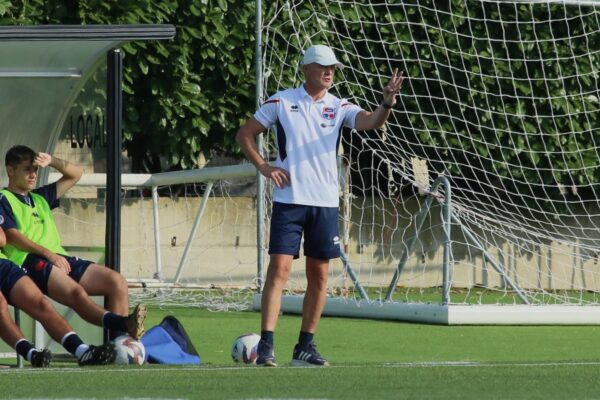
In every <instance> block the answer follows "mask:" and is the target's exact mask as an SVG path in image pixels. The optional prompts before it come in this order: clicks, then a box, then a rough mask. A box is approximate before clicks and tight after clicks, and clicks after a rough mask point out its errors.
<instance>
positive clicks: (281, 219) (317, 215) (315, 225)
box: [269, 202, 340, 260]
mask: <svg viewBox="0 0 600 400" xmlns="http://www.w3.org/2000/svg"><path fill="white" fill-rule="evenodd" d="M302 233H304V255H305V256H308V257H312V258H316V259H319V260H330V259H332V258H338V257H339V256H340V230H339V226H338V208H337V207H315V206H303V205H298V204H286V203H277V202H275V203H273V212H272V214H271V234H270V236H271V237H270V239H269V254H289V255H292V256H294V258H298V257H299V255H300V242H301V241H302Z"/></svg>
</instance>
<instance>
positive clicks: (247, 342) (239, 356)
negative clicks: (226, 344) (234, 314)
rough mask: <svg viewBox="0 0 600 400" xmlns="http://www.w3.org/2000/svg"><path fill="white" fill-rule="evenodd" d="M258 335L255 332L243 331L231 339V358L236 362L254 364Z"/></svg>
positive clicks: (256, 355)
mask: <svg viewBox="0 0 600 400" xmlns="http://www.w3.org/2000/svg"><path fill="white" fill-rule="evenodd" d="M259 340H260V336H258V335H257V334H256V333H244V334H243V335H240V336H238V337H237V338H235V340H234V341H233V346H231V358H232V359H233V361H235V362H236V363H238V364H254V363H255V362H256V358H257V357H258V354H257V352H256V351H257V347H258V342H259Z"/></svg>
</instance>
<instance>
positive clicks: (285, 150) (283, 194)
mask: <svg viewBox="0 0 600 400" xmlns="http://www.w3.org/2000/svg"><path fill="white" fill-rule="evenodd" d="M360 111H362V108H360V107H358V106H356V105H354V104H352V103H350V102H348V101H347V100H345V99H338V98H337V97H335V96H334V95H332V94H330V93H326V94H325V96H323V98H322V99H320V100H318V101H314V100H313V99H312V97H310V95H309V94H308V93H307V92H306V90H305V89H304V86H303V85H302V86H300V87H298V88H294V89H288V90H284V91H281V92H277V93H276V94H275V95H273V96H272V97H270V98H269V99H268V100H267V101H265V102H264V103H263V105H262V106H261V107H260V108H259V109H258V110H257V111H256V113H255V114H254V118H255V119H256V120H257V121H258V122H259V123H260V124H261V125H262V126H264V127H265V128H268V127H271V126H274V128H275V132H276V138H277V139H276V140H277V142H276V144H277V150H278V154H277V160H276V165H277V166H278V167H280V168H282V169H285V170H286V171H288V172H289V174H290V185H289V186H286V187H284V188H283V189H279V188H277V187H275V191H274V193H273V201H277V202H280V203H288V204H302V205H308V206H319V207H337V206H338V205H339V198H338V171H337V160H336V159H337V149H338V147H339V144H340V136H341V131H342V127H344V126H347V127H349V128H354V124H355V120H356V115H357V114H358V113H359V112H360Z"/></svg>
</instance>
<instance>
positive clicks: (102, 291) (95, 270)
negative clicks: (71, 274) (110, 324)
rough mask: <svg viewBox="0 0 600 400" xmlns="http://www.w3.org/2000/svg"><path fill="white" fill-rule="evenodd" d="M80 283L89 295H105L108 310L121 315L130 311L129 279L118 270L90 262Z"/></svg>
mask: <svg viewBox="0 0 600 400" xmlns="http://www.w3.org/2000/svg"><path fill="white" fill-rule="evenodd" d="M79 284H80V285H81V286H83V288H84V289H85V291H86V292H87V293H88V294H89V295H92V296H104V297H105V298H106V309H107V310H109V311H112V312H114V313H115V314H119V315H127V313H129V295H128V287H127V280H126V279H125V278H124V277H123V275H121V274H119V273H118V272H116V271H113V270H112V269H110V268H108V267H106V266H104V265H99V264H90V266H88V267H87V270H86V271H85V273H84V274H83V276H82V277H81V279H80V280H79Z"/></svg>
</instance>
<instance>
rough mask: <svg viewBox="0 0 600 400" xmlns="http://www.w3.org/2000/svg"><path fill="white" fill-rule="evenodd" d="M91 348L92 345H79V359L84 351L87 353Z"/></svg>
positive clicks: (77, 352)
mask: <svg viewBox="0 0 600 400" xmlns="http://www.w3.org/2000/svg"><path fill="white" fill-rule="evenodd" d="M89 348H90V346H88V345H87V344H80V345H79V347H77V350H75V357H77V359H78V360H79V359H80V358H81V356H82V355H83V353H85V352H86V351H87V350H88V349H89Z"/></svg>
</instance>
